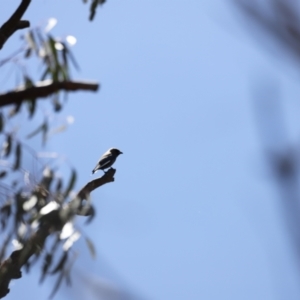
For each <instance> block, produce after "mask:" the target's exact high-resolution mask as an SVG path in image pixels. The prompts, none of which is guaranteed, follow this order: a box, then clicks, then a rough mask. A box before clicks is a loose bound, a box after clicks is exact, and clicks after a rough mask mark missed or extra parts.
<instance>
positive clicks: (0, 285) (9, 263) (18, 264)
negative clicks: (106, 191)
mask: <svg viewBox="0 0 300 300" xmlns="http://www.w3.org/2000/svg"><path fill="white" fill-rule="evenodd" d="M115 173H116V170H115V169H113V168H111V169H109V170H108V171H107V172H106V173H105V174H104V175H103V176H102V177H100V178H96V179H94V180H92V181H90V182H88V183H87V184H86V185H85V186H84V187H83V188H81V189H80V191H79V192H78V193H77V195H76V197H75V198H74V200H72V201H70V202H69V204H68V205H67V206H66V207H65V208H63V209H62V211H61V212H68V210H69V211H70V210H71V209H70V207H71V206H72V205H73V204H74V202H75V200H76V199H80V200H81V201H82V200H84V199H86V198H87V197H88V196H89V194H90V193H91V192H92V191H93V190H95V189H96V188H98V187H100V186H102V185H104V184H106V183H109V182H113V181H114V174H115ZM61 212H60V211H57V210H53V211H51V212H50V213H48V214H47V215H44V216H42V218H41V222H40V226H39V229H38V230H37V231H36V232H35V233H34V234H33V235H32V236H31V237H30V238H29V240H28V241H27V242H26V243H25V245H24V246H23V248H22V249H20V250H16V251H14V252H12V254H11V255H10V257H9V258H8V259H6V260H5V261H3V262H2V263H1V265H0V298H3V297H5V296H6V295H7V294H8V293H9V283H10V281H11V280H12V279H19V278H21V277H22V272H21V268H22V266H24V265H25V264H26V263H27V262H28V261H29V259H30V258H31V257H32V256H33V255H35V254H39V253H40V252H41V250H42V249H43V246H44V244H45V241H46V239H47V237H48V236H49V235H51V233H53V232H56V231H60V230H61V229H62V228H63V226H64V225H65V223H66V222H67V220H68V219H66V220H64V222H63V218H62V215H64V213H62V214H61ZM80 215H84V214H80ZM86 215H87V214H86ZM42 219H43V220H42Z"/></svg>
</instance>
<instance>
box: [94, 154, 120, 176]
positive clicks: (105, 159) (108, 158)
mask: <svg viewBox="0 0 300 300" xmlns="http://www.w3.org/2000/svg"><path fill="white" fill-rule="evenodd" d="M120 154H123V152H121V151H120V150H119V149H116V148H110V149H108V150H107V151H106V152H105V153H104V154H103V155H102V156H101V157H100V159H99V161H98V163H97V165H96V167H95V168H94V170H93V171H92V174H94V173H95V172H97V171H98V170H102V171H103V172H104V173H105V171H104V170H105V169H108V168H109V167H111V166H112V165H113V163H114V162H115V161H116V159H117V157H118V156H119V155H120Z"/></svg>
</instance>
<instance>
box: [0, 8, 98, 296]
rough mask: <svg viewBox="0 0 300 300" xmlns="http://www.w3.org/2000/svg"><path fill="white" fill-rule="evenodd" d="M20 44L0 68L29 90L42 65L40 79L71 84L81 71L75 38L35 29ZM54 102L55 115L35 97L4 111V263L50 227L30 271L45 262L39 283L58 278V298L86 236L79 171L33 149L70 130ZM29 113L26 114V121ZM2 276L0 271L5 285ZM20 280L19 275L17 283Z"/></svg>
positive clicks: (0, 177) (0, 156)
mask: <svg viewBox="0 0 300 300" xmlns="http://www.w3.org/2000/svg"><path fill="white" fill-rule="evenodd" d="M94 10H95V8H94ZM51 21H52V22H53V19H51ZM21 43H22V46H21V48H20V50H18V51H16V52H15V53H14V54H12V55H11V56H9V57H7V58H5V59H3V60H2V61H1V62H0V68H1V67H3V66H4V65H6V64H12V65H17V67H18V68H19V69H20V71H21V74H22V85H23V87H25V88H31V87H34V86H37V85H38V84H39V83H38V82H36V81H35V79H34V78H33V77H31V76H29V72H28V71H27V67H26V66H27V65H28V64H36V65H38V66H39V69H40V72H39V74H37V79H38V80H41V81H45V80H52V81H54V82H55V81H60V80H70V79H71V66H73V67H74V68H75V69H76V70H78V69H79V67H78V63H77V61H76V60H75V57H74V55H73V54H72V52H71V49H70V47H71V46H72V45H73V44H75V43H76V39H75V37H72V36H67V37H66V38H65V39H60V38H55V37H53V36H52V35H51V34H50V33H49V32H46V33H45V32H44V30H42V29H41V28H39V27H37V28H33V29H30V30H29V31H28V32H27V33H26V34H25V35H24V36H23V39H22V40H21ZM34 60H35V61H34ZM49 100H50V102H51V106H52V113H49V111H47V112H45V111H43V110H41V109H39V103H38V99H35V98H29V99H26V101H23V102H22V103H21V104H18V105H14V106H13V107H7V108H0V145H1V146H0V148H1V149H0V151H1V152H0V220H1V221H0V230H1V236H2V240H1V243H0V245H1V246H0V259H1V261H3V260H4V259H5V258H7V256H8V255H13V254H14V255H17V254H16V253H17V251H19V250H20V249H23V247H25V246H26V244H28V243H29V241H30V239H31V237H32V236H33V235H34V233H35V232H36V231H37V230H39V229H40V228H41V226H45V224H46V226H48V227H47V228H49V235H50V236H49V239H47V241H46V244H45V245H44V247H43V249H41V250H40V251H39V252H37V253H36V254H35V255H34V256H33V257H31V258H30V259H29V260H28V261H26V264H25V266H26V268H25V269H26V271H30V269H31V266H32V265H33V264H35V263H36V262H37V261H39V260H40V261H41V263H42V266H41V277H40V282H43V281H44V279H45V278H46V277H47V276H48V275H57V276H58V278H57V282H56V284H55V286H54V289H53V293H52V295H51V296H53V295H54V294H55V292H56V291H57V289H58V288H59V286H60V285H61V283H62V281H63V280H65V281H66V283H67V284H70V270H71V266H72V265H73V263H74V260H75V258H76V256H77V254H76V252H75V251H74V250H73V244H74V243H75V241H77V240H78V239H79V238H80V236H81V235H82V233H81V232H80V231H79V230H78V229H76V228H75V224H74V217H75V215H76V205H75V206H72V205H67V203H70V201H71V202H72V201H73V202H74V197H75V196H74V192H73V189H74V187H75V183H76V178H77V174H76V170H75V169H74V168H73V167H70V165H68V164H67V167H68V168H69V172H70V176H69V178H62V176H61V175H60V173H59V172H60V170H61V167H62V162H61V159H60V156H59V155H58V154H57V153H54V152H51V153H49V152H46V151H45V152H38V151H37V150H35V149H36V146H35V147H33V148H31V147H30V146H29V144H28V143H29V142H30V141H31V139H32V138H34V137H35V138H36V139H37V138H39V136H41V139H42V147H46V144H47V141H48V139H49V137H50V136H52V135H53V134H56V133H59V132H61V131H63V130H65V129H66V127H67V125H68V124H70V123H72V121H73V118H72V117H68V118H67V120H63V122H60V124H58V125H57V124H56V123H57V122H55V120H57V118H55V117H54V114H58V113H59V112H60V111H61V110H62V108H63V102H62V101H61V99H60V93H55V94H54V95H52V96H51V97H50V99H49ZM23 108H24V109H23ZM24 114H25V115H27V119H25V121H24V118H22V116H23V115H24ZM41 120H42V122H41V123H40V124H38V126H36V124H37V122H40V121H41ZM53 120H54V121H53ZM16 123H17V124H18V125H17V126H16ZM31 123H32V124H35V129H33V130H31V131H30V132H27V133H26V132H25V131H26V129H27V127H28V126H29V125H30V124H31ZM61 123H63V124H61ZM24 132H25V133H24ZM45 159H46V162H45ZM64 161H66V160H64ZM67 163H68V162H67ZM75 200H76V199H75ZM77 206H78V205H77ZM74 207H75V209H74ZM49 224H50V225H49ZM85 241H86V243H87V246H88V248H89V249H90V252H91V255H92V256H94V255H95V249H94V246H93V244H92V241H91V240H89V239H88V238H85ZM11 245H12V246H13V248H14V252H13V253H12V254H10V253H9V252H8V250H9V249H11ZM2 275H3V274H2ZM2 275H1V272H0V282H1V279H2V278H1V276H2ZM20 276H21V275H20V274H16V278H19V277H20Z"/></svg>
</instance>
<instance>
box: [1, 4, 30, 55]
mask: <svg viewBox="0 0 300 300" xmlns="http://www.w3.org/2000/svg"><path fill="white" fill-rule="evenodd" d="M30 2H31V0H22V2H21V3H20V5H19V7H18V8H17V9H16V11H15V12H14V13H13V15H12V16H11V17H10V18H9V19H8V21H7V22H5V23H4V24H3V25H2V26H1V27H0V49H2V47H3V45H4V44H5V43H6V41H7V40H8V39H9V38H10V36H11V35H12V34H14V33H15V32H16V31H17V30H18V29H23V28H27V27H29V26H30V23H29V21H26V20H21V18H22V16H23V14H24V13H25V11H26V10H27V8H28V6H29V4H30Z"/></svg>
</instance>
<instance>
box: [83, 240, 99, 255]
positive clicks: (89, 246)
mask: <svg viewBox="0 0 300 300" xmlns="http://www.w3.org/2000/svg"><path fill="white" fill-rule="evenodd" d="M85 242H86V244H87V246H88V248H89V251H90V254H91V256H92V258H94V259H95V258H96V250H95V246H94V244H93V242H92V241H91V240H90V239H89V238H88V237H85Z"/></svg>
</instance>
